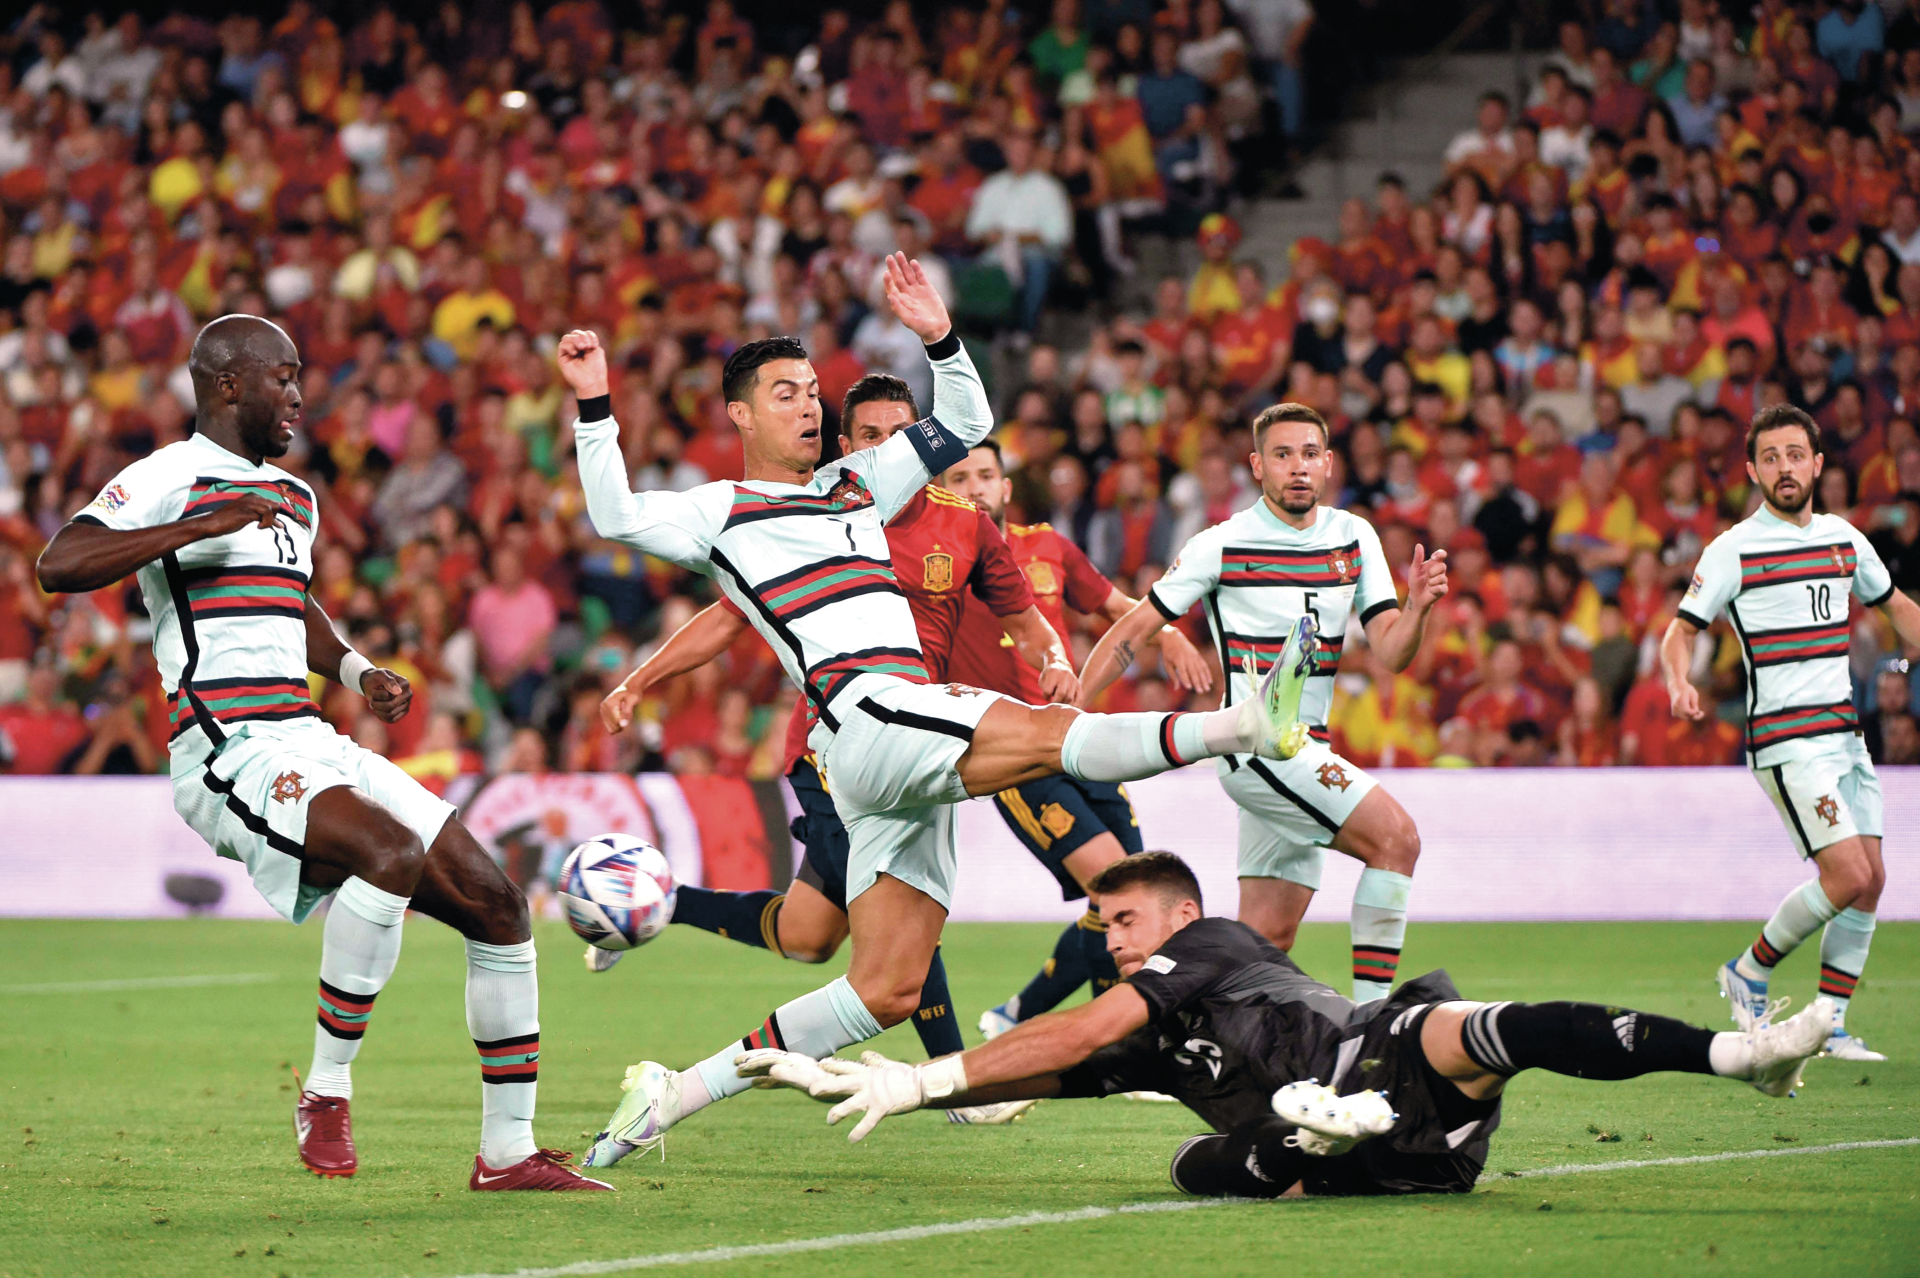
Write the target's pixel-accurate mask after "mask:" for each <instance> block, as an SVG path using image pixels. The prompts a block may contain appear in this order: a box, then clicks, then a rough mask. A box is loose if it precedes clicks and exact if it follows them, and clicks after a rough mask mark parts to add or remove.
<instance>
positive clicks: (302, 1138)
mask: <svg viewBox="0 0 1920 1278" xmlns="http://www.w3.org/2000/svg"><path fill="white" fill-rule="evenodd" d="M312 1130H313V1124H312V1123H309V1122H307V1121H305V1120H304V1119H300V1118H296V1119H294V1120H293V1134H294V1136H295V1138H296V1139H298V1140H299V1142H300V1143H301V1144H302V1145H304V1144H306V1143H307V1133H308V1132H310V1131H312Z"/></svg>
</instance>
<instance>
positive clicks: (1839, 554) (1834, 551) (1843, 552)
mask: <svg viewBox="0 0 1920 1278" xmlns="http://www.w3.org/2000/svg"><path fill="white" fill-rule="evenodd" d="M1827 553H1828V554H1829V555H1831V556H1833V566H1834V567H1835V568H1838V569H1839V570H1840V575H1841V576H1843V577H1846V576H1851V575H1852V573H1851V571H1850V570H1849V569H1848V568H1847V549H1846V547H1845V546H1828V547H1827Z"/></svg>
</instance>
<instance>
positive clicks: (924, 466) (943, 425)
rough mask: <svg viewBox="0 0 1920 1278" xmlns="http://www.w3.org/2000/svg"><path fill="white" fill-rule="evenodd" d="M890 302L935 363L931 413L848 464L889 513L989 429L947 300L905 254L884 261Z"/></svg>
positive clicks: (981, 391)
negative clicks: (863, 458) (866, 480)
mask: <svg viewBox="0 0 1920 1278" xmlns="http://www.w3.org/2000/svg"><path fill="white" fill-rule="evenodd" d="M886 292H887V304H888V305H889V306H891V307H892V308H893V313H894V315H895V317H896V318H898V319H899V321H900V322H901V323H902V324H905V325H906V326H907V327H908V328H909V329H911V330H912V331H913V333H914V335H915V336H917V337H918V338H919V339H920V340H921V341H922V342H924V343H925V344H926V347H927V359H928V361H929V362H931V363H932V365H933V409H932V411H931V412H929V413H928V415H927V416H926V417H924V418H922V419H921V420H920V421H917V422H915V423H914V424H913V425H911V426H908V427H907V428H905V429H904V430H900V431H897V432H895V434H894V436H893V438H892V439H889V440H888V441H887V442H886V443H884V444H882V445H880V446H879V447H878V448H875V449H871V450H868V453H867V456H866V459H865V460H864V461H862V462H854V463H852V465H853V466H854V467H855V468H857V469H859V470H860V471H861V473H863V474H865V475H866V476H867V478H868V483H869V484H870V486H871V487H872V489H873V499H874V502H875V504H877V505H878V506H879V507H880V510H881V513H882V514H883V515H884V516H886V517H888V518H891V517H892V516H893V515H894V514H895V513H896V512H897V511H899V510H900V508H901V507H903V506H905V505H906V504H907V502H908V501H909V500H911V499H912V497H913V495H914V494H915V493H916V492H918V491H919V490H920V487H921V485H923V484H925V483H926V482H927V481H928V480H929V479H932V478H934V477H935V476H937V475H939V474H941V473H942V472H943V471H945V470H947V469H948V468H949V467H952V466H957V465H959V464H960V463H961V462H963V461H965V460H966V459H967V452H968V450H969V449H971V448H972V447H973V446H974V445H975V444H977V443H979V442H980V441H981V440H983V439H985V438H986V437H987V435H988V433H989V432H991V431H992V430H993V408H992V405H990V404H989V403H988V402H987V388H986V386H985V385H984V384H983V383H982V382H981V380H980V373H979V371H978V370H977V369H975V368H974V366H973V359H972V357H971V356H969V355H968V354H967V351H966V347H964V346H962V345H961V344H960V335H959V334H958V333H956V332H954V331H953V320H952V319H951V318H950V317H949V316H948V315H947V304H946V302H944V301H943V300H941V297H940V293H939V290H937V289H935V288H934V287H933V285H932V283H931V282H929V281H928V279H927V273H926V272H925V271H924V270H922V269H921V267H920V263H918V262H916V261H913V260H911V259H910V258H908V257H907V256H906V255H905V254H903V253H894V254H892V255H890V256H889V257H888V258H887V262H886Z"/></svg>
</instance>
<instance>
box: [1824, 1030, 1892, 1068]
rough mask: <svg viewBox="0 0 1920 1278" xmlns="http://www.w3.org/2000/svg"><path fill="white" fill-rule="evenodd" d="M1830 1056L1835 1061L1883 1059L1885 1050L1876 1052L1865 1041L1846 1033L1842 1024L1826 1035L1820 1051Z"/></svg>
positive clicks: (1885, 1055) (1885, 1057)
mask: <svg viewBox="0 0 1920 1278" xmlns="http://www.w3.org/2000/svg"><path fill="white" fill-rule="evenodd" d="M1820 1054H1821V1055H1822V1056H1831V1057H1833V1059H1835V1060H1836V1061H1884V1060H1885V1059H1887V1054H1886V1053H1885V1052H1876V1051H1874V1050H1873V1049H1872V1048H1871V1047H1868V1046H1867V1045H1866V1043H1865V1042H1864V1041H1863V1040H1861V1039H1858V1038H1855V1037H1854V1036H1853V1035H1851V1034H1849V1033H1847V1031H1846V1028H1845V1027H1844V1026H1839V1025H1836V1026H1834V1028H1833V1033H1832V1034H1830V1035H1828V1036H1827V1045H1826V1047H1825V1049H1823V1050H1822V1051H1821V1053H1820Z"/></svg>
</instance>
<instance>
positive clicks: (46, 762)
mask: <svg viewBox="0 0 1920 1278" xmlns="http://www.w3.org/2000/svg"><path fill="white" fill-rule="evenodd" d="M91 736H92V733H90V732H89V731H88V730H87V721H86V720H85V719H83V718H81V717H80V711H79V710H78V708H76V707H75V706H74V705H73V703H72V702H70V701H68V700H66V699H65V698H64V697H62V696H61V694H60V675H59V672H58V671H56V670H54V668H53V667H52V666H47V665H40V666H35V667H34V668H33V669H32V670H31V671H29V672H28V674H27V687H26V697H25V699H24V700H21V701H16V702H13V703H12V704H10V705H0V765H3V766H4V770H5V771H6V772H9V773H13V774H15V775H20V776H27V775H45V774H48V773H54V772H64V771H66V770H67V769H68V767H69V766H70V765H71V763H72V761H73V756H74V755H75V754H76V753H77V752H78V751H79V749H80V747H81V745H82V744H84V743H85V742H86V741H87V740H88V739H89V738H90V737H91Z"/></svg>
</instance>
